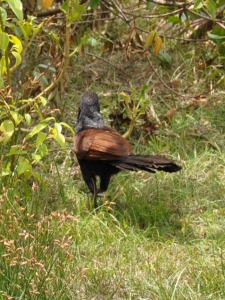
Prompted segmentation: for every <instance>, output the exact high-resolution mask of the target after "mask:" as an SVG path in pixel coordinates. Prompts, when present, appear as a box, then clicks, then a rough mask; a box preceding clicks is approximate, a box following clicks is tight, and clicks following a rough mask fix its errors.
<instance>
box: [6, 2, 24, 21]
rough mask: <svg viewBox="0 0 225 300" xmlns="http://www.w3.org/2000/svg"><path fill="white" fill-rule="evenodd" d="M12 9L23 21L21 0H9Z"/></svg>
mask: <svg viewBox="0 0 225 300" xmlns="http://www.w3.org/2000/svg"><path fill="white" fill-rule="evenodd" d="M7 2H8V4H9V6H10V8H11V10H12V11H13V12H14V14H15V15H16V16H17V18H18V19H19V20H20V21H22V20H23V5H22V2H21V1H20V0H8V1H7Z"/></svg>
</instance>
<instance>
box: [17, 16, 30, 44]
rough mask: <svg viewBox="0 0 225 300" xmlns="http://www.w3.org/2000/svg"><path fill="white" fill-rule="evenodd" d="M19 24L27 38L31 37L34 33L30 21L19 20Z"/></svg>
mask: <svg viewBox="0 0 225 300" xmlns="http://www.w3.org/2000/svg"><path fill="white" fill-rule="evenodd" d="M18 25H19V28H20V29H21V31H22V33H23V36H24V38H25V40H26V41H28V39H29V37H30V36H31V35H32V32H33V26H32V25H31V23H30V22H28V21H23V22H18Z"/></svg>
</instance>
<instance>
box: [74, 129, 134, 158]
mask: <svg viewBox="0 0 225 300" xmlns="http://www.w3.org/2000/svg"><path fill="white" fill-rule="evenodd" d="M74 146H75V152H76V155H77V157H78V158H80V159H88V160H117V159H120V158H125V157H128V156H129V155H130V154H131V147H130V144H129V143H128V141H127V140H125V139H124V138H123V137H122V136H121V135H120V134H119V133H118V132H116V131H115V130H113V129H111V128H108V127H107V128H104V129H86V130H83V131H81V132H80V133H79V134H77V135H76V137H75V140H74Z"/></svg>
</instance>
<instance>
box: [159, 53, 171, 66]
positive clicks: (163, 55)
mask: <svg viewBox="0 0 225 300" xmlns="http://www.w3.org/2000/svg"><path fill="white" fill-rule="evenodd" d="M159 58H160V60H161V61H162V62H164V63H167V64H168V65H171V63H172V57H171V56H170V55H169V54H168V53H167V52H163V51H160V55H159Z"/></svg>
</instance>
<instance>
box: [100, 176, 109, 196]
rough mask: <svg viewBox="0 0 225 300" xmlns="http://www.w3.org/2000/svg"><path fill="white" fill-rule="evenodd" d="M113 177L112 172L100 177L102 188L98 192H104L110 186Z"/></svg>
mask: <svg viewBox="0 0 225 300" xmlns="http://www.w3.org/2000/svg"><path fill="white" fill-rule="evenodd" d="M110 178H111V174H110V175H107V174H105V175H104V176H101V177H100V189H99V190H98V194H101V193H104V192H105V191H106V190H107V188H108V186H109V181H110Z"/></svg>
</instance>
